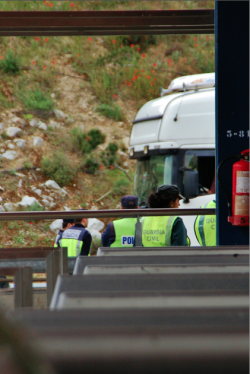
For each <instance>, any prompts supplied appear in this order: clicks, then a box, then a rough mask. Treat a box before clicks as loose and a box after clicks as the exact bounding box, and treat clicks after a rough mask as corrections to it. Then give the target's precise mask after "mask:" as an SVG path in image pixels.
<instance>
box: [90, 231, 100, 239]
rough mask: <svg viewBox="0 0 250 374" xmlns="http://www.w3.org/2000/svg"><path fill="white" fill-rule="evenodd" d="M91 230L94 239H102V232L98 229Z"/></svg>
mask: <svg viewBox="0 0 250 374" xmlns="http://www.w3.org/2000/svg"><path fill="white" fill-rule="evenodd" d="M89 232H90V234H91V235H92V239H101V237H102V234H101V233H100V232H99V231H97V230H92V231H89Z"/></svg>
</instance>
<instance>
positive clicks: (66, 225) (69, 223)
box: [54, 218, 75, 247]
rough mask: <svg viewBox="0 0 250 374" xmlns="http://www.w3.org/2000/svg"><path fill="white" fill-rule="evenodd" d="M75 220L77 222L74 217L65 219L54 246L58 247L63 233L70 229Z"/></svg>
mask: <svg viewBox="0 0 250 374" xmlns="http://www.w3.org/2000/svg"><path fill="white" fill-rule="evenodd" d="M74 222H75V220H74V219H70V218H65V219H63V224H62V229H61V230H59V231H58V233H57V237H56V240H55V244H54V247H58V242H59V240H60V239H61V238H62V234H63V233H64V231H65V230H67V229H69V228H70V227H71V226H72V225H73V224H74Z"/></svg>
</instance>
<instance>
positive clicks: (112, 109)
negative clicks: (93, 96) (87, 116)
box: [96, 104, 123, 121]
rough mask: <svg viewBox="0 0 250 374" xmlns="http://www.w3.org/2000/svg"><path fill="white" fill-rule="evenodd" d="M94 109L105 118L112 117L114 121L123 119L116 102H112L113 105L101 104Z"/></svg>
mask: <svg viewBox="0 0 250 374" xmlns="http://www.w3.org/2000/svg"><path fill="white" fill-rule="evenodd" d="M96 111H97V112H98V113H100V114H102V115H103V116H105V117H107V118H112V119H114V120H115V121H122V120H123V115H122V112H121V108H120V107H119V106H118V105H116V104H114V105H113V106H111V105H108V104H101V105H100V106H98V107H97V108H96Z"/></svg>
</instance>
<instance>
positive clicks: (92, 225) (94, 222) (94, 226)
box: [87, 218, 104, 232]
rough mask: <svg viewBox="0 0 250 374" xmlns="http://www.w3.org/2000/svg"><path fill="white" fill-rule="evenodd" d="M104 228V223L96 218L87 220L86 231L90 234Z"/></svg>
mask: <svg viewBox="0 0 250 374" xmlns="http://www.w3.org/2000/svg"><path fill="white" fill-rule="evenodd" d="M103 228H104V223H103V222H102V221H100V220H99V219H97V218H89V223H88V227H87V229H88V230H89V231H90V232H91V231H92V230H96V231H101V230H102V229H103Z"/></svg>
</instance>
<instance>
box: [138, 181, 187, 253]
mask: <svg viewBox="0 0 250 374" xmlns="http://www.w3.org/2000/svg"><path fill="white" fill-rule="evenodd" d="M183 198H184V197H183V196H182V195H181V194H180V191H179V189H178V187H177V186H174V185H167V184H164V185H161V186H159V187H158V188H157V192H156V193H152V194H151V195H149V197H148V203H149V207H150V208H176V209H178V208H179V206H180V203H179V201H180V200H181V199H183ZM141 223H142V245H143V246H144V247H165V246H180V245H181V246H186V245H190V241H189V238H188V237H187V229H186V227H185V226H184V223H183V221H182V219H181V218H180V217H177V216H159V217H143V218H142V219H141Z"/></svg>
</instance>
